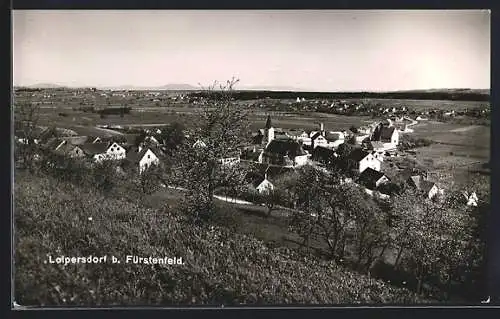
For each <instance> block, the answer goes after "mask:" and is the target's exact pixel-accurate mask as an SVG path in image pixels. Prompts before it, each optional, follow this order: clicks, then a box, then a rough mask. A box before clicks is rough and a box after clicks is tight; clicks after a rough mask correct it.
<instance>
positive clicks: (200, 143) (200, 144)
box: [193, 139, 207, 148]
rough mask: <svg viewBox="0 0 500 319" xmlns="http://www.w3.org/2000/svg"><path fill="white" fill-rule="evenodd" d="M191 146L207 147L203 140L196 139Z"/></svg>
mask: <svg viewBox="0 0 500 319" xmlns="http://www.w3.org/2000/svg"><path fill="white" fill-rule="evenodd" d="M193 147H196V148H202V147H207V144H206V143H205V142H203V141H202V140H200V139H197V140H196V142H194V144H193Z"/></svg>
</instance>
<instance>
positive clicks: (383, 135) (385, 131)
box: [380, 126, 396, 140]
mask: <svg viewBox="0 0 500 319" xmlns="http://www.w3.org/2000/svg"><path fill="white" fill-rule="evenodd" d="M395 129H396V128H395V127H394V126H392V127H387V126H382V128H381V129H380V139H381V140H390V139H391V138H392V134H393V133H394V130H395Z"/></svg>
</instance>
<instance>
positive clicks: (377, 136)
mask: <svg viewBox="0 0 500 319" xmlns="http://www.w3.org/2000/svg"><path fill="white" fill-rule="evenodd" d="M371 140H372V141H378V142H382V143H384V147H385V149H386V150H389V149H394V148H396V147H397V146H398V144H399V131H398V130H397V129H396V128H395V127H394V126H383V125H379V126H377V128H376V129H375V131H374V132H373V135H372V138H371Z"/></svg>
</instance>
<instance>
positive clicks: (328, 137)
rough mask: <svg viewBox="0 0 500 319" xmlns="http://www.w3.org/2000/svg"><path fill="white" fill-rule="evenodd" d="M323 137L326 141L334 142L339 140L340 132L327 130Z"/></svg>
mask: <svg viewBox="0 0 500 319" xmlns="http://www.w3.org/2000/svg"><path fill="white" fill-rule="evenodd" d="M325 138H326V140H327V141H328V142H335V141H338V140H340V134H339V133H333V132H328V133H326V135H325Z"/></svg>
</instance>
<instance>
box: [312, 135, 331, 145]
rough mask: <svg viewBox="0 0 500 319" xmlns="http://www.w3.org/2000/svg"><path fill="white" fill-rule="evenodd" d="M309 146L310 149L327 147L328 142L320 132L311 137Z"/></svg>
mask: <svg viewBox="0 0 500 319" xmlns="http://www.w3.org/2000/svg"><path fill="white" fill-rule="evenodd" d="M311 146H312V148H315V147H318V146H323V147H327V146H328V140H327V139H326V138H325V137H324V136H323V134H322V133H321V132H316V133H315V134H314V135H313V136H312V137H311Z"/></svg>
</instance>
